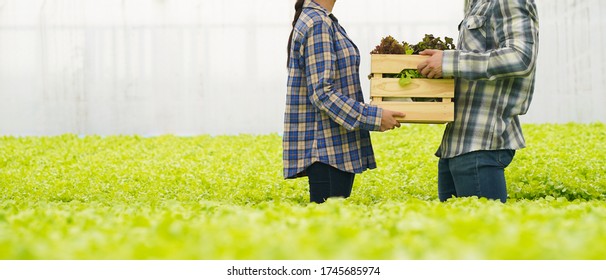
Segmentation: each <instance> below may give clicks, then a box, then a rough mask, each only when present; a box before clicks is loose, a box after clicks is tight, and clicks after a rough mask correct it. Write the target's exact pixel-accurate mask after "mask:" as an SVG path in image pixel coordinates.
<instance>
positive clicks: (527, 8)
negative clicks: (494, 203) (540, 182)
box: [418, 0, 539, 202]
mask: <svg viewBox="0 0 606 280" xmlns="http://www.w3.org/2000/svg"><path fill="white" fill-rule="evenodd" d="M467 3H468V4H467V5H466V10H465V18H464V19H463V21H462V22H461V24H460V25H459V32H460V33H459V42H458V47H457V49H458V50H452V51H444V52H441V51H436V50H428V51H426V52H424V53H421V54H425V55H430V56H431V57H430V58H429V59H428V60H427V61H426V62H425V63H421V64H420V65H419V67H418V69H419V71H421V74H423V75H425V76H427V77H429V78H440V77H442V76H444V77H455V80H456V88H455V120H454V122H452V123H450V124H448V125H447V126H446V131H445V132H444V136H443V138H442V144H441V145H440V148H439V149H438V151H437V153H436V155H437V156H439V157H440V161H439V164H438V195H439V197H440V200H442V201H444V200H447V199H448V198H450V197H453V196H455V197H460V196H478V197H486V198H489V199H499V200H501V201H502V202H505V201H506V200H507V188H506V184H505V172H504V170H505V168H506V167H507V166H508V165H509V164H510V163H511V161H512V160H513V157H514V155H515V151H516V150H518V149H522V148H524V146H525V141H524V135H523V134H522V126H521V125H520V120H519V118H518V116H519V115H524V114H526V111H528V107H529V105H530V101H531V100H532V94H533V92H534V79H535V69H536V68H535V65H536V60H537V52H538V48H539V19H538V13H537V7H536V5H535V1H534V0H468V1H467Z"/></svg>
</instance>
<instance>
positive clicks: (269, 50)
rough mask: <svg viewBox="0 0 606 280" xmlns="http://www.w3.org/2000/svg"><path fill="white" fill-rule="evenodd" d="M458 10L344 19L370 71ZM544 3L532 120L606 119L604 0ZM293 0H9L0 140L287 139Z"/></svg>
mask: <svg viewBox="0 0 606 280" xmlns="http://www.w3.org/2000/svg"><path fill="white" fill-rule="evenodd" d="M462 2H463V1H452V0H436V1H433V2H432V3H435V4H434V5H431V6H429V5H418V7H417V6H415V7H414V9H413V8H411V7H410V6H411V5H413V4H410V3H411V2H408V1H401V0H373V1H367V0H347V1H338V2H337V5H336V7H335V10H334V14H335V15H336V16H337V17H338V18H339V20H340V22H341V23H342V25H343V26H344V27H345V28H346V29H347V30H348V33H349V34H350V36H351V37H352V39H353V40H354V41H355V42H356V44H357V45H358V47H359V48H360V50H361V52H362V66H361V69H369V64H368V63H369V55H368V53H369V52H370V50H371V49H372V48H374V46H375V45H376V44H378V43H379V41H380V39H381V37H383V36H385V35H388V34H389V35H393V36H394V37H396V38H398V39H400V40H407V41H415V40H419V39H421V38H422V37H423V35H424V33H433V34H435V35H437V36H449V37H454V38H456V35H457V30H456V26H457V24H458V22H459V21H460V19H461V17H462V13H463V11H462V10H463V8H462ZM537 2H538V8H539V12H540V20H541V43H540V46H541V51H540V54H539V65H538V74H537V75H538V76H537V87H536V93H535V98H534V101H533V104H532V106H531V108H530V112H529V114H528V115H527V116H525V117H524V119H523V121H524V122H526V123H530V122H532V123H544V122H558V123H562V122H584V123H586V122H596V121H601V122H606V110H604V107H605V106H606V94H605V93H604V89H605V88H606V86H605V83H606V79H605V78H606V69H605V67H606V66H605V65H606V63H605V62H606V56H605V54H604V51H603V46H605V45H606V44H605V43H606V22H605V19H604V17H601V15H604V14H606V1H600V0H576V1H575V0H538V1H537ZM293 3H294V0H293V1H291V0H227V1H211V0H46V1H43V0H0V135H57V134H63V133H75V134H101V135H112V134H141V135H159V134H177V135H197V134H213V135H217V134H239V133H255V134H265V133H280V132H281V131H282V115H283V111H284V95H285V83H286V70H285V66H284V65H285V60H286V50H285V49H286V41H287V37H288V34H289V32H290V22H291V21H292V16H293V11H292V9H293V8H292V6H293ZM365 74H366V73H365V71H364V70H362V76H363V77H362V81H363V85H362V86H363V88H364V89H368V87H369V83H368V81H367V79H366V78H365V77H364V76H365ZM365 93H366V97H367V98H368V92H365Z"/></svg>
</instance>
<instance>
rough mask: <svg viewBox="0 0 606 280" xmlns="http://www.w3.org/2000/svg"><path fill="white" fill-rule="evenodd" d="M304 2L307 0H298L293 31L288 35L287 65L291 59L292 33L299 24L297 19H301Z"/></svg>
mask: <svg viewBox="0 0 606 280" xmlns="http://www.w3.org/2000/svg"><path fill="white" fill-rule="evenodd" d="M304 3H305V0H297V3H295V19H294V20H293V21H292V31H290V36H289V37H288V49H287V50H286V51H287V52H288V59H287V60H286V66H287V67H288V62H289V61H290V47H291V43H292V35H293V33H294V32H295V25H296V24H297V21H298V20H299V16H301V12H302V11H303V4H304Z"/></svg>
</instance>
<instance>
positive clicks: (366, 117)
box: [360, 104, 383, 131]
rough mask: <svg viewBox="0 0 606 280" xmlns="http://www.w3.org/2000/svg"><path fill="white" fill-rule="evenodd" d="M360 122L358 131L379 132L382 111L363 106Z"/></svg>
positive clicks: (377, 108) (374, 107) (375, 107)
mask: <svg viewBox="0 0 606 280" xmlns="http://www.w3.org/2000/svg"><path fill="white" fill-rule="evenodd" d="M362 116H363V117H362V122H361V123H360V129H363V130H368V131H380V130H381V119H382V118H383V109H381V108H379V107H377V106H373V105H368V104H364V110H363V111H362Z"/></svg>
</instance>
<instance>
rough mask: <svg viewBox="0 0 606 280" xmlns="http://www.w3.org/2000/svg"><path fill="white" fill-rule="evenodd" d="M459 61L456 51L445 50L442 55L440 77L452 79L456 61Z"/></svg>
mask: <svg viewBox="0 0 606 280" xmlns="http://www.w3.org/2000/svg"><path fill="white" fill-rule="evenodd" d="M458 59H459V51H458V50H445V51H444V52H443V55H442V77H444V78H452V77H454V76H455V72H456V67H457V61H458Z"/></svg>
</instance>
